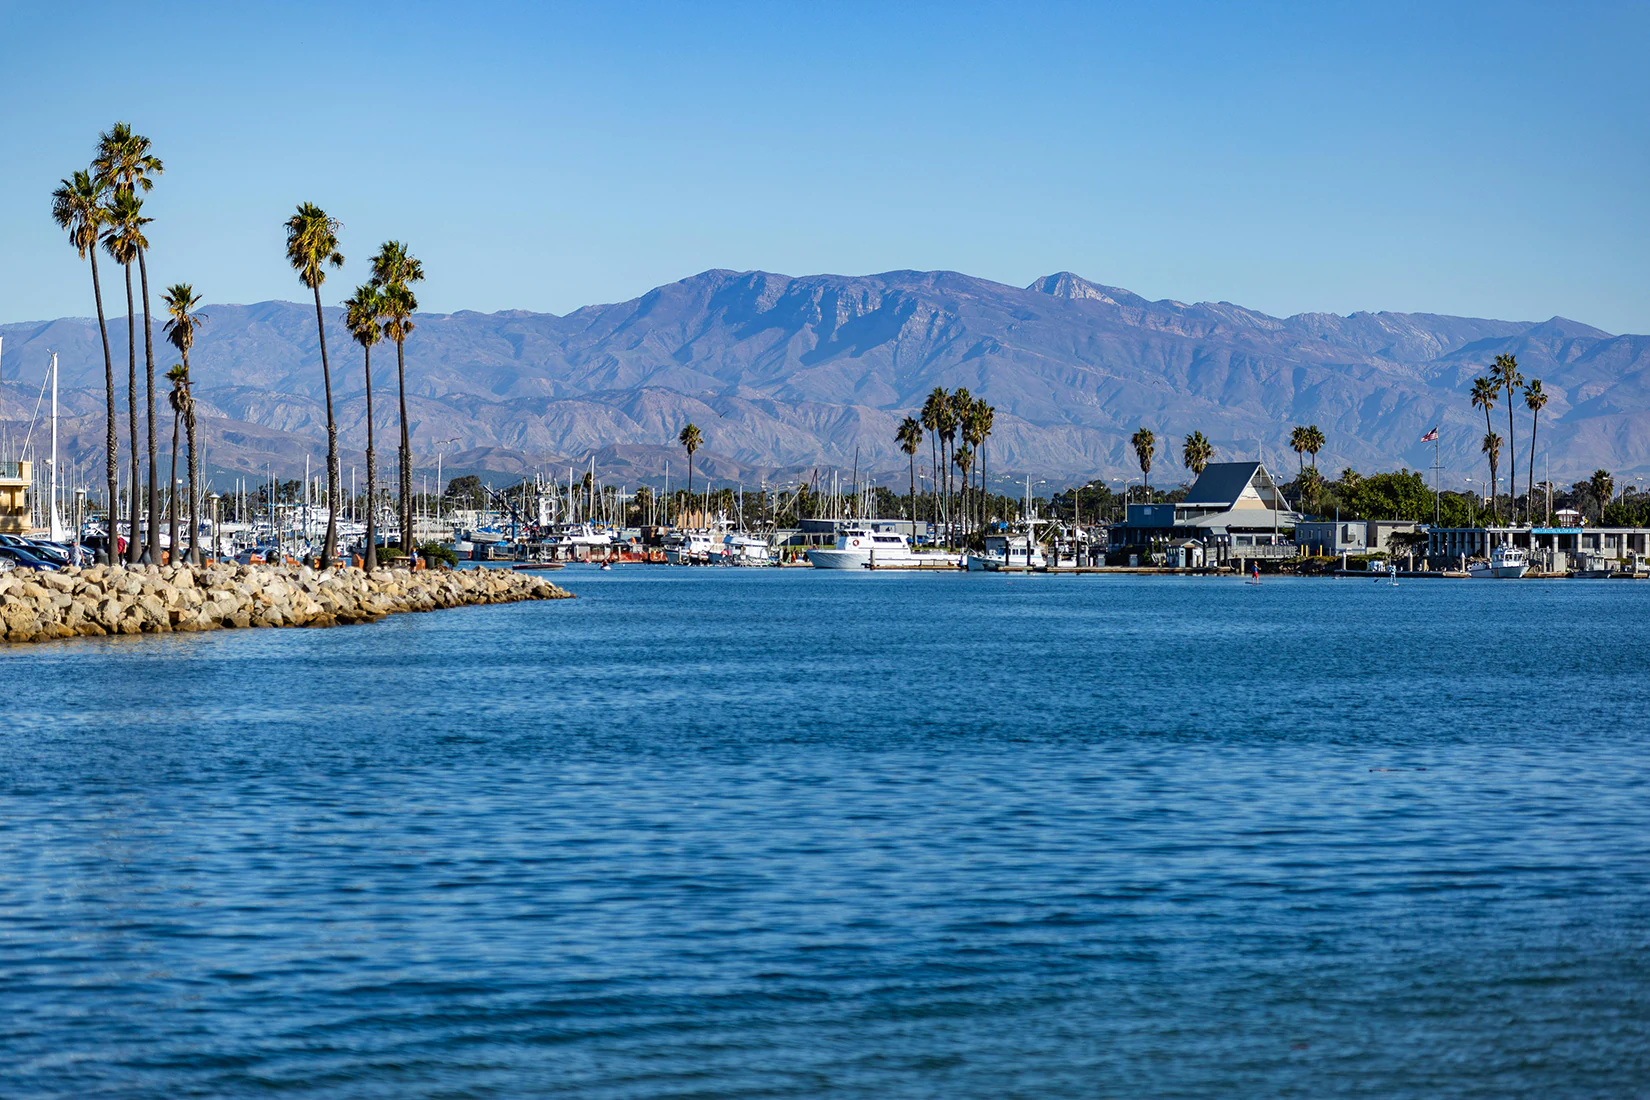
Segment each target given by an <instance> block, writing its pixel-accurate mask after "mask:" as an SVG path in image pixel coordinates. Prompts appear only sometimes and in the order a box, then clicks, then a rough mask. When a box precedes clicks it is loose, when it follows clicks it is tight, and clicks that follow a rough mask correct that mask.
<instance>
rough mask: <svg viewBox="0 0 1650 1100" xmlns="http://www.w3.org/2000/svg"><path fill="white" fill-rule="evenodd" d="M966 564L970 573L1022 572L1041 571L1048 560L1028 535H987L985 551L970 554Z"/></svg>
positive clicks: (1040, 547) (1037, 544) (1034, 540)
mask: <svg viewBox="0 0 1650 1100" xmlns="http://www.w3.org/2000/svg"><path fill="white" fill-rule="evenodd" d="M966 564H967V566H968V571H969V572H970V573H999V572H1023V571H1026V570H1031V569H1042V568H1043V567H1044V566H1046V565H1047V564H1048V558H1047V557H1046V556H1045V555H1044V554H1043V547H1042V545H1041V544H1040V543H1038V542H1037V540H1036V539H1034V538H1032V537H1031V536H1030V535H1026V534H1020V535H987V536H986V537H985V550H984V551H983V552H981V553H970V554H969V555H968V559H967V562H966Z"/></svg>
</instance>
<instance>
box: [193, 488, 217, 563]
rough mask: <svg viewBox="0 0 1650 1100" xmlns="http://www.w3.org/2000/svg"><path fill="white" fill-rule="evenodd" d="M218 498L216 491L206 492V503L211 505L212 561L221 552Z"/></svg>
mask: <svg viewBox="0 0 1650 1100" xmlns="http://www.w3.org/2000/svg"><path fill="white" fill-rule="evenodd" d="M220 499H221V498H220V497H219V496H218V494H217V493H208V494H206V503H208V504H210V505H211V506H212V558H213V560H214V561H216V560H217V557H218V555H219V554H220V553H222V552H223V541H222V538H221V536H220V535H219V533H218V501H219V500H220ZM191 545H193V540H191Z"/></svg>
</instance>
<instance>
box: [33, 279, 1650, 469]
mask: <svg viewBox="0 0 1650 1100" xmlns="http://www.w3.org/2000/svg"><path fill="white" fill-rule="evenodd" d="M204 312H205V313H206V314H207V316H208V322H207V324H206V325H205V327H204V328H203V329H202V330H201V333H200V336H199V338H198V342H197V344H196V348H195V350H194V352H193V355H192V360H193V371H194V376H195V380H196V382H195V387H196V397H197V401H198V403H199V407H200V410H201V426H202V436H203V440H204V445H205V451H206V459H207V461H208V463H209V465H210V466H211V467H212V468H213V469H214V470H215V471H218V472H243V473H255V474H259V475H261V474H262V472H263V471H264V470H265V469H266V467H268V468H271V469H273V470H274V471H275V472H277V473H281V474H284V475H286V476H292V475H293V474H294V473H295V472H297V471H301V470H302V469H303V464H304V458H305V456H306V455H308V456H312V458H313V461H314V468H315V469H316V470H317V471H319V470H320V468H321V466H322V459H323V457H324V454H325V438H326V417H325V407H324V404H323V402H322V396H323V390H322V379H321V370H320V354H319V346H318V344H317V341H316V333H315V312H314V307H313V306H312V305H308V304H304V303H292V302H261V303H258V304H255V305H213V306H207V307H205V308H204ZM324 312H325V316H326V323H327V326H328V328H327V346H328V355H329V360H330V363H331V366H332V376H333V393H334V401H335V406H336V412H337V418H338V422H339V430H340V439H341V441H342V443H343V445H344V446H345V447H346V448H347V453H346V454H345V457H344V463H345V466H346V468H347V467H348V466H350V465H353V464H359V463H360V461H361V459H360V455H359V451H360V448H361V447H363V446H364V445H365V441H366V427H365V400H364V392H363V384H362V383H363V372H362V356H361V349H360V347H359V346H358V345H356V344H354V343H353V342H352V341H350V339H349V338H348V334H347V333H346V332H345V330H344V328H343V325H342V314H341V311H340V310H338V309H327V310H325V311H324ZM415 323H416V330H415V332H414V333H413V335H412V336H411V338H410V339H409V340H408V342H407V345H406V380H407V394H408V397H407V400H408V411H409V418H410V420H411V423H412V434H413V439H414V449H415V451H417V452H418V457H417V466H418V468H419V469H420V470H423V469H425V468H426V467H427V468H428V469H429V470H430V472H431V473H433V472H434V467H435V453H436V451H437V449H438V448H437V443H438V442H441V441H444V442H441V447H440V448H439V449H440V450H442V451H443V452H444V453H445V456H444V459H443V461H444V463H445V466H446V468H447V469H449V470H452V471H454V472H474V471H485V472H490V473H493V474H497V475H509V476H515V475H519V474H521V473H523V472H526V471H529V470H535V469H545V470H551V469H557V468H560V469H562V470H563V471H564V472H565V467H566V466H567V465H569V464H576V465H579V466H581V467H583V466H585V465H586V464H587V463H588V461H589V459H590V457H591V456H592V455H594V456H595V458H596V464H597V470H598V474H599V475H600V476H601V477H602V478H603V479H604V480H612V481H629V482H631V483H637V482H639V481H642V480H649V481H656V480H657V478H658V476H659V475H661V474H662V473H663V472H664V470H665V464H666V463H667V462H669V463H670V469H671V471H672V476H673V480H674V479H675V478H676V477H679V476H680V475H681V472H682V470H683V467H684V465H685V461H684V456H683V455H682V452H681V451H680V449H679V448H677V447H676V446H675V443H674V440H675V438H676V435H677V433H678V431H679V430H680V429H681V427H682V426H683V425H684V424H685V423H687V422H689V421H692V422H694V423H696V424H697V425H698V426H699V427H700V429H701V431H702V432H703V434H704V438H705V444H704V449H703V451H702V452H701V453H700V454H699V456H697V458H696V461H695V465H696V467H697V469H699V470H702V471H704V472H705V473H706V474H707V475H709V476H711V477H715V478H717V479H719V480H722V479H727V480H733V479H738V480H742V481H745V482H746V483H747V484H754V483H756V482H759V481H762V480H770V481H773V480H787V479H794V478H795V477H796V476H799V475H801V476H806V475H807V474H808V473H809V472H810V471H813V470H816V469H824V468H828V467H830V468H837V469H841V470H848V469H850V468H851V467H853V466H854V465H855V464H856V462H857V465H858V468H859V469H860V470H861V471H870V472H872V473H874V474H875V475H877V476H880V477H881V478H882V479H883V480H884V481H885V482H887V483H889V484H900V485H902V484H904V481H905V477H906V469H907V466H906V458H905V456H904V455H903V454H902V453H900V452H899V450H898V448H897V446H896V444H895V443H894V431H895V428H896V426H897V425H898V423H899V421H900V419H901V418H902V417H904V416H906V415H909V414H911V413H912V412H913V411H914V410H916V409H918V408H919V407H920V406H921V404H922V402H923V399H924V398H925V396H926V395H927V394H928V392H929V391H930V390H932V389H933V388H934V387H936V386H943V387H945V388H947V389H953V388H956V387H958V386H965V387H967V388H968V389H969V390H970V391H971V392H972V393H974V394H975V395H977V396H983V397H984V398H985V399H986V400H988V401H990V402H991V403H992V404H993V405H994V406H995V407H996V424H995V431H994V433H993V435H992V437H991V439H990V442H989V443H988V445H987V461H988V464H989V469H990V471H991V472H992V473H993V474H994V475H1001V476H1003V477H1004V478H1009V477H1018V476H1024V475H1030V476H1032V477H1035V478H1038V479H1047V480H1049V481H1050V482H1052V483H1056V484H1069V483H1071V482H1072V481H1075V480H1078V479H1087V478H1090V477H1105V478H1122V477H1127V476H1129V475H1130V474H1134V475H1136V476H1138V468H1137V466H1136V464H1135V459H1134V455H1133V452H1132V451H1131V450H1130V448H1129V445H1128V438H1129V436H1130V435H1131V434H1132V433H1133V432H1134V431H1135V429H1137V428H1139V427H1141V426H1146V427H1149V428H1151V429H1153V430H1154V431H1155V432H1156V433H1157V436H1158V439H1159V441H1160V442H1159V446H1158V458H1157V460H1156V464H1155V465H1154V467H1153V472H1152V480H1153V482H1154V483H1157V484H1172V483H1174V482H1176V481H1180V480H1185V479H1186V477H1187V474H1186V471H1185V470H1184V469H1183V468H1182V467H1181V466H1180V464H1179V460H1178V450H1179V442H1178V441H1179V440H1180V439H1181V438H1182V437H1184V436H1185V435H1186V434H1188V433H1190V432H1192V431H1194V430H1195V431H1201V432H1202V433H1203V434H1204V435H1205V436H1206V437H1208V438H1209V439H1210V440H1211V441H1212V442H1213V443H1214V445H1215V450H1216V458H1217V459H1229V458H1250V457H1253V456H1255V455H1256V454H1257V453H1258V454H1260V455H1262V456H1263V457H1265V458H1266V459H1267V460H1268V461H1269V462H1271V463H1272V464H1273V465H1274V466H1275V467H1281V468H1282V469H1284V470H1288V469H1289V468H1290V467H1292V466H1294V465H1295V464H1296V462H1297V459H1296V456H1294V455H1293V454H1290V453H1289V451H1288V436H1289V432H1290V429H1291V428H1292V427H1293V426H1294V425H1296V424H1308V423H1315V424H1317V425H1318V426H1319V427H1320V428H1321V429H1322V430H1323V432H1324V434H1325V436H1326V437H1327V440H1328V445H1327V446H1326V447H1325V449H1324V451H1323V453H1322V454H1320V455H1319V456H1318V457H1319V463H1320V465H1322V466H1324V467H1325V468H1326V469H1327V470H1330V471H1338V470H1339V469H1340V468H1341V467H1344V466H1352V467H1356V468H1358V469H1360V470H1363V471H1364V472H1369V471H1372V470H1382V469H1392V468H1396V467H1399V466H1407V467H1410V468H1416V469H1420V468H1425V467H1429V466H1431V465H1432V462H1433V448H1432V445H1431V444H1427V443H1422V442H1421V437H1422V435H1423V434H1425V433H1426V432H1427V431H1428V430H1429V429H1431V428H1433V427H1435V426H1437V427H1439V428H1440V429H1441V432H1440V435H1441V458H1442V462H1443V464H1444V466H1445V467H1446V469H1447V473H1446V475H1445V476H1446V478H1448V479H1450V480H1451V481H1452V482H1453V483H1455V484H1457V485H1459V484H1460V479H1461V478H1463V477H1468V476H1480V475H1479V471H1480V470H1482V468H1483V462H1482V459H1481V458H1480V457H1479V441H1480V440H1481V439H1482V437H1483V435H1484V417H1483V414H1482V413H1481V412H1479V411H1477V410H1475V409H1473V408H1472V407H1471V405H1470V403H1469V399H1468V391H1469V387H1470V385H1471V381H1472V379H1473V378H1474V377H1475V376H1477V375H1480V374H1483V373H1485V372H1486V370H1487V368H1488V365H1489V364H1490V363H1491V362H1492V361H1493V359H1494V358H1495V356H1496V355H1497V354H1500V353H1503V352H1505V353H1511V354H1515V355H1517V357H1518V360H1519V364H1520V366H1521V368H1522V370H1523V372H1524V374H1525V375H1526V376H1527V377H1539V378H1541V379H1542V382H1543V386H1544V388H1545V390H1546V391H1547V393H1548V394H1549V395H1550V397H1551V401H1550V403H1549V404H1548V406H1547V408H1546V409H1545V410H1544V412H1543V414H1542V419H1541V426H1540V435H1539V438H1538V445H1539V452H1540V454H1541V458H1540V459H1539V460H1538V463H1537V466H1538V469H1537V473H1538V475H1539V476H1545V475H1546V473H1547V470H1548V464H1549V463H1550V469H1551V472H1552V475H1553V477H1554V478H1555V480H1560V481H1564V480H1573V479H1575V478H1579V477H1582V476H1585V475H1586V474H1587V473H1589V472H1591V471H1592V470H1593V469H1595V468H1598V467H1603V468H1606V469H1609V470H1611V471H1613V472H1615V473H1616V474H1617V476H1618V479H1619V478H1620V477H1621V475H1623V474H1626V475H1628V476H1632V475H1634V474H1650V432H1647V431H1646V429H1647V428H1650V373H1647V371H1646V367H1647V366H1650V337H1645V336H1615V335H1611V334H1610V333H1607V332H1603V331H1600V330H1599V329H1596V328H1592V327H1590V326H1588V325H1584V324H1581V323H1578V322H1575V321H1570V320H1566V319H1564V318H1561V317H1554V318H1552V319H1550V320H1546V321H1540V322H1533V321H1499V320H1486V319H1479V318H1470V317H1450V316H1443V315H1437V314H1421V313H1384V312H1383V313H1354V314H1352V315H1350V316H1345V317H1343V316H1339V315H1336V314H1329V313H1304V314H1297V315H1295V316H1292V317H1284V318H1279V317H1272V316H1268V315H1266V314H1264V313H1259V312H1256V311H1254V310H1250V309H1245V308H1243V307H1242V306H1237V305H1233V304H1231V303H1227V302H1200V303H1197V304H1192V305H1188V304H1184V303H1181V302H1175V301H1167V300H1165V301H1148V300H1146V299H1145V298H1142V297H1140V296H1139V295H1136V294H1133V293H1131V292H1129V291H1127V290H1122V289H1118V288H1116V287H1109V286H1103V285H1100V284H1097V283H1093V282H1089V281H1087V280H1085V279H1082V278H1079V277H1078V276H1076V275H1073V274H1071V273H1070V272H1061V273H1059V274H1055V275H1050V276H1047V277H1045V278H1042V279H1038V280H1037V281H1036V282H1034V283H1032V284H1031V285H1030V286H1028V287H1013V286H1007V285H1004V284H1001V283H995V282H991V281H989V280H985V279H979V278H974V277H971V276H968V275H962V274H958V273H956V272H949V271H928V272H922V271H894V272H888V273H885V274H881V275H870V276H863V277H853V276H837V275H812V276H805V277H798V278H793V277H790V276H785V275H776V274H770V273H768V272H761V271H747V272H735V271H722V270H715V271H706V272H704V273H702V274H699V275H695V276H693V277H691V278H688V279H683V280H681V281H680V282H676V283H671V284H668V285H666V286H661V287H658V288H656V289H654V290H651V291H649V292H648V293H646V294H644V295H642V296H641V297H639V298H636V299H633V300H631V301H628V302H621V303H618V304H615V305H596V306H587V307H585V308H582V309H579V310H576V311H574V312H572V313H569V314H566V315H565V316H556V315H554V314H548V313H530V312H526V311H519V310H508V311H504V312H499V313H485V314H484V313H476V312H469V311H465V312H459V313H451V314H422V315H419V316H417V317H416V318H415ZM110 337H111V340H112V342H113V346H114V354H115V371H116V379H117V386H118V389H119V393H120V395H121V404H122V405H124V400H125V398H124V392H125V374H126V322H125V318H124V317H120V318H113V319H111V322H110ZM0 339H3V341H4V345H3V357H0V425H3V427H4V431H5V433H6V436H7V442H8V443H10V444H11V445H12V447H13V449H15V446H16V444H17V442H18V439H19V438H20V437H21V435H22V434H23V432H24V431H25V430H26V428H27V424H28V422H29V420H30V418H31V416H32V415H33V413H34V409H35V405H36V402H37V398H38V394H39V389H40V383H41V378H42V374H43V367H44V364H45V361H46V359H45V355H46V351H47V349H52V350H55V351H57V353H58V354H59V357H60V364H61V379H62V381H61V385H62V395H61V400H62V402H63V407H64V420H63V422H62V432H63V435H64V439H65V443H64V446H65V448H66V450H67V451H68V453H70V454H75V453H78V454H79V455H80V456H81V458H82V460H83V461H89V462H91V463H95V462H96V461H97V459H96V457H95V455H96V453H100V452H99V447H100V445H101V444H100V441H101V438H102V434H103V428H102V403H103V397H102V393H103V359H102V351H101V348H100V346H99V342H98V333H97V325H96V322H95V321H89V320H86V319H84V318H65V319H60V320H55V321H46V322H35V323H24V324H8V325H3V326H0ZM155 340H156V355H157V371H158V372H163V371H164V368H165V367H166V366H168V365H170V364H171V363H172V362H173V361H174V359H175V353H173V352H172V349H171V348H170V346H169V345H167V344H165V342H164V340H163V339H162V338H161V333H160V331H159V326H158V323H157V326H156V332H155ZM138 341H139V356H138V359H139V363H138V369H139V375H140V386H141V374H142V353H141V342H142V326H141V318H140V320H139V325H138ZM373 379H374V398H375V403H376V406H377V410H378V416H379V431H378V446H379V449H380V455H381V465H382V466H383V467H384V468H386V469H388V468H390V467H391V466H392V464H393V456H394V446H395V438H396V433H397V428H396V420H395V397H396V362H395V349H394V346H393V345H390V344H380V345H379V346H378V347H377V348H375V349H374V356H373ZM158 385H160V386H162V387H164V386H165V383H164V381H160V382H159V383H158ZM157 400H158V402H159V404H160V406H161V407H162V408H163V409H164V408H165V399H164V393H161V394H159V395H158V398H157ZM1496 413H1497V416H1496V420H1495V427H1496V430H1497V431H1498V432H1500V433H1501V434H1502V435H1503V436H1505V435H1506V434H1507V423H1506V409H1505V406H1504V405H1503V406H1501V407H1499V408H1498V409H1497V410H1496ZM167 415H168V417H169V414H167ZM1516 433H1517V434H1516V441H1517V446H1518V452H1519V453H1518V455H1517V458H1518V465H1519V469H1520V473H1519V481H1520V482H1521V483H1522V482H1523V481H1524V480H1525V474H1524V467H1525V464H1526V461H1527V459H1528V454H1529V451H1528V447H1529V414H1528V413H1527V412H1526V411H1525V410H1524V409H1523V407H1522V403H1520V406H1519V408H1518V410H1517V428H1516ZM162 435H163V437H164V438H165V439H166V440H167V441H169V439H170V424H169V423H168V424H166V425H165V426H164V427H163V430H162ZM35 438H37V439H38V438H39V435H38V429H37V435H36V437H35ZM122 438H123V440H124V438H125V433H124V429H122ZM165 446H166V443H163V449H164V447H165ZM1165 452H1167V453H1165ZM927 453H928V449H927V447H926V446H924V448H923V450H922V453H921V455H919V461H921V462H924V463H926V461H927ZM1505 465H1506V463H1505V459H1503V471H1504V470H1505ZM346 477H347V474H346ZM93 480H94V481H95V480H96V477H95V476H94V477H93ZM994 480H995V479H994Z"/></svg>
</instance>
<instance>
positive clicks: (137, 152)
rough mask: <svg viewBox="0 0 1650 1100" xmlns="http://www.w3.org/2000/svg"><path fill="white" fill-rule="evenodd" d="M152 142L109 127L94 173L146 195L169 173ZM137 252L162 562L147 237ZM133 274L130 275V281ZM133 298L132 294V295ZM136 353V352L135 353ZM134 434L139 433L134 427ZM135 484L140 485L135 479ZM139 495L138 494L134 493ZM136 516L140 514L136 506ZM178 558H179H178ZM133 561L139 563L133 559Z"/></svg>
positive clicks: (155, 557)
mask: <svg viewBox="0 0 1650 1100" xmlns="http://www.w3.org/2000/svg"><path fill="white" fill-rule="evenodd" d="M149 150H150V144H149V139H148V138H146V137H144V136H143V135H142V134H137V133H133V131H132V127H131V126H130V125H128V124H127V123H124V122H117V123H115V124H114V125H113V126H112V127H110V128H109V130H108V132H107V133H104V134H101V135H99V137H98V143H97V156H96V157H94V158H93V159H92V171H93V172H95V173H96V175H97V177H98V179H99V180H101V181H102V183H103V185H104V186H105V187H109V188H113V189H114V192H115V195H116V197H117V199H118V197H119V196H120V195H121V194H122V193H124V194H127V195H132V196H135V195H136V193H137V192H139V191H143V192H145V193H147V192H149V191H151V190H153V189H154V186H155V177H156V176H158V175H161V174H162V173H163V172H165V171H166V169H165V167H164V166H163V165H162V164H161V162H160V158H159V157H157V156H155V155H154V154H153V153H151V152H150V151H149ZM149 221H150V219H148V218H144V219H142V222H141V224H147V223H148V222H149ZM132 247H133V248H134V249H135V252H136V259H137V265H138V274H139V278H140V280H141V283H142V291H143V366H144V374H145V377H146V378H147V380H148V388H147V393H148V410H149V560H150V561H157V562H158V561H159V560H160V524H159V522H158V519H159V515H160V511H159V509H160V491H159V486H157V485H156V483H155V454H156V451H155V338H154V327H153V324H152V322H151V320H150V314H149V264H148V262H147V261H146V260H145V258H144V256H145V253H146V252H147V251H148V250H149V242H148V241H147V240H145V239H144V237H143V235H142V234H141V233H140V234H138V235H137V236H136V237H135V238H134V239H133V241H132ZM130 275H131V273H130V271H128V272H127V277H128V279H129V278H130ZM128 297H129V295H128ZM130 327H131V326H130V325H128V328H130ZM134 354H135V352H134ZM132 431H133V433H134V438H135V433H136V431H137V428H136V426H135V425H134V426H133V428H132ZM132 471H133V477H134V479H135V477H136V472H137V451H136V448H135V447H134V449H133V451H132ZM134 484H136V482H135V480H134ZM134 495H135V492H134ZM132 510H133V513H134V514H135V513H136V511H137V506H136V504H135V503H134V505H133V509H132ZM132 541H133V542H134V543H135V542H136V541H137V524H135V523H134V524H133V525H132ZM174 556H175V555H174ZM133 560H134V561H135V560H137V559H136V558H133Z"/></svg>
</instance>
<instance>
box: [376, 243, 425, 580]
mask: <svg viewBox="0 0 1650 1100" xmlns="http://www.w3.org/2000/svg"><path fill="white" fill-rule="evenodd" d="M423 281H424V265H423V264H422V263H421V262H419V261H418V260H417V259H416V258H414V256H413V254H412V253H411V252H409V251H407V246H406V244H405V243H403V242H401V241H385V242H384V243H383V245H382V246H381V247H380V248H379V249H378V255H376V256H374V257H373V258H372V285H373V286H375V287H377V288H378V290H379V292H380V294H382V296H383V303H384V317H385V321H384V335H386V336H388V337H389V338H390V339H391V340H394V341H395V377H396V385H397V389H398V390H399V393H400V397H401V449H400V452H399V453H400V458H401V475H400V495H401V548H402V550H404V551H405V552H406V553H408V554H411V553H412V540H413V521H412V429H411V427H410V426H409V425H408V423H407V337H408V336H411V335H412V331H413V321H412V315H413V314H414V313H416V312H417V311H418V297H417V295H415V294H414V293H413V289H412V287H413V284H414V283H421V282H423Z"/></svg>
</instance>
